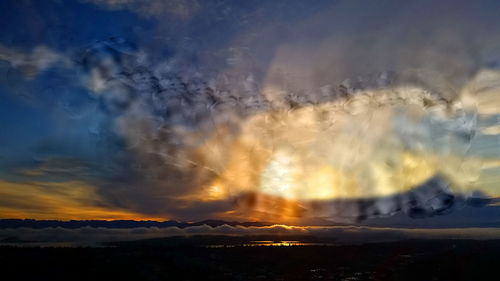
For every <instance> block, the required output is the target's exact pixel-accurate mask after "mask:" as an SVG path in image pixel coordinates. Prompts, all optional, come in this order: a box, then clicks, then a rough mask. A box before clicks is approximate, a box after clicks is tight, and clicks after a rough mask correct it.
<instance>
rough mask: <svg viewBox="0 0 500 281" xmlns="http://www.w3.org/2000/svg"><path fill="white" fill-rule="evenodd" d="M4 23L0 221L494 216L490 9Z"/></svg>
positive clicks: (463, 221)
mask: <svg viewBox="0 0 500 281" xmlns="http://www.w3.org/2000/svg"><path fill="white" fill-rule="evenodd" d="M0 14H1V17H0V28H1V30H2V32H0V219H5V218H21V219H23V218H30V219H57V220H88V219H96V220H116V219H127V220H168V219H175V220H185V221H199V220H204V219H222V220H232V221H234V220H236V221H272V222H276V223H282V224H305V225H313V224H322V225H325V224H335V223H361V224H362V223H368V224H369V223H370V222H372V223H373V224H376V225H377V226H385V225H387V226H391V225H402V224H404V225H411V224H412V223H414V224H415V225H418V226H422V225H423V224H425V223H423V221H425V222H428V226H432V227H439V226H453V227H466V226H468V225H470V226H474V227H481V226H489V225H491V224H492V223H497V222H498V221H499V216H500V209H499V208H500V200H498V199H499V198H500V39H499V37H498V34H500V17H499V16H498V15H500V3H499V2H498V1H495V0H491V1H452V0H449V1H447V0H444V1H396V0H392V1H389V0H387V1H386V0H381V1H347V0H345V1H343V0H341V1H326V0H325V1H323V0H312V1H299V0H297V1H296V0H291V1H289V0H288V1H285V0H276V1H223V0H213V1H199V0H166V1H160V0H151V1H135V0H80V1H77V0H68V1H58V0H47V1H35V0H32V1H30V0H21V1H0ZM365 219H366V221H365ZM414 221H417V222H414ZM297 231H299V230H297ZM308 231H309V230H308ZM412 235H413V234H412ZM495 235H496V234H495Z"/></svg>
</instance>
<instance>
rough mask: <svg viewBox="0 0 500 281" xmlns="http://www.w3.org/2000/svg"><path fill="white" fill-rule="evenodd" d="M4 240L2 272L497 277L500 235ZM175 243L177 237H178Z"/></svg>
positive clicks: (137, 276)
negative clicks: (81, 243)
mask: <svg viewBox="0 0 500 281" xmlns="http://www.w3.org/2000/svg"><path fill="white" fill-rule="evenodd" d="M177 242H178V241H175V240H174V242H173V243H172V241H171V242H167V243H164V241H163V242H162V241H161V240H158V241H150V242H148V243H124V244H118V246H116V247H109V248H28V247H26V248H17V247H1V248H0V272H1V276H2V279H3V278H4V277H6V276H10V277H7V278H6V279H3V280H351V281H354V280H419V281H421V280H471V281H477V280H499V279H498V278H499V276H500V275H499V274H500V273H499V272H500V271H499V270H500V240H498V241H472V240H445V241H443V240H431V241H405V242H391V243H374V244H366V245H349V246H281V247H275V246H258V247H240V246H237V247H220V248H207V247H203V246H200V245H192V244H186V243H177ZM176 244H177V245H176Z"/></svg>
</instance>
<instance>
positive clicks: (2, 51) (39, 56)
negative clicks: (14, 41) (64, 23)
mask: <svg viewBox="0 0 500 281" xmlns="http://www.w3.org/2000/svg"><path fill="white" fill-rule="evenodd" d="M0 60H4V61H7V62H8V63H9V64H10V66H11V67H12V68H14V69H18V70H20V71H21V72H22V73H23V74H24V75H25V77H27V78H28V79H31V78H33V77H35V76H36V75H38V74H39V73H40V72H42V71H44V70H47V69H48V68H50V67H53V66H55V65H58V64H60V65H66V66H67V65H69V64H70V61H69V60H68V58H67V57H66V56H65V55H64V54H61V53H59V52H57V51H54V50H51V49H49V48H47V47H45V46H43V45H40V46H37V47H35V48H34V49H33V50H32V51H31V52H30V53H24V52H20V51H18V50H16V49H14V48H8V47H5V46H3V45H0Z"/></svg>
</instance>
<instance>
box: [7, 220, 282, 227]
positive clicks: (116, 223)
mask: <svg viewBox="0 0 500 281" xmlns="http://www.w3.org/2000/svg"><path fill="white" fill-rule="evenodd" d="M201 225H209V226H211V227H216V226H221V225H230V226H245V227H249V226H268V225H273V223H269V222H236V221H231V222H228V221H222V220H204V221H199V222H179V221H176V220H168V221H151V220H146V221H135V220H111V221H105V220H70V221H60V220H33V219H0V229H2V228H20V227H26V228H47V227H62V228H81V227H86V226H88V227H105V228H137V227H158V228H164V227H179V228H185V227H190V226H201Z"/></svg>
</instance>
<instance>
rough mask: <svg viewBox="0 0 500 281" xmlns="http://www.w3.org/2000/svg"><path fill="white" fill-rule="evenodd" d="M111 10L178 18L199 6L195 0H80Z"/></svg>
mask: <svg viewBox="0 0 500 281" xmlns="http://www.w3.org/2000/svg"><path fill="white" fill-rule="evenodd" d="M82 2H85V3H91V4H94V5H98V6H101V7H105V8H107V9H111V10H122V9H126V10H130V11H133V12H137V13H138V14H140V15H142V16H146V17H161V16H165V15H172V16H175V17H177V18H180V19H188V18H190V17H191V16H192V15H193V14H194V13H196V12H197V11H198V9H199V8H200V4H199V3H198V1H197V0H166V1H162V0H152V1H137V0H82Z"/></svg>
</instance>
